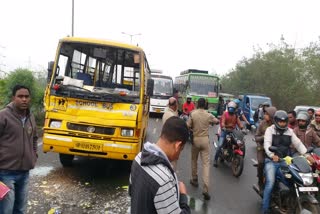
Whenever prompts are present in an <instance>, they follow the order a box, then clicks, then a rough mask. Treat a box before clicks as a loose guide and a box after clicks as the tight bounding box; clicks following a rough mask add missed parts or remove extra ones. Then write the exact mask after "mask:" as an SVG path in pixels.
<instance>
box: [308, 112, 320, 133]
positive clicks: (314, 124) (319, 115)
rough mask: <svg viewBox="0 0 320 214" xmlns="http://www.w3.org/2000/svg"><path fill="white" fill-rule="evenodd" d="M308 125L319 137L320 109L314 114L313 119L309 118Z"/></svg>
mask: <svg viewBox="0 0 320 214" xmlns="http://www.w3.org/2000/svg"><path fill="white" fill-rule="evenodd" d="M310 127H311V128H313V130H314V131H315V132H316V133H317V135H318V136H319V137H320V109H319V110H317V111H316V112H315V114H314V120H311V123H310Z"/></svg>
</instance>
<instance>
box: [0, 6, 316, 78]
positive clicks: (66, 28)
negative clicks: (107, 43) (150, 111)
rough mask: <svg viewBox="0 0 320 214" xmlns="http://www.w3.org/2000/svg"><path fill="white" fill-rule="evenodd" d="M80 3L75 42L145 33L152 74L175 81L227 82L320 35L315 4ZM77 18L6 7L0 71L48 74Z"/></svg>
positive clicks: (0, 14) (58, 10)
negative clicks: (197, 77)
mask: <svg viewBox="0 0 320 214" xmlns="http://www.w3.org/2000/svg"><path fill="white" fill-rule="evenodd" d="M74 2H75V7H74V11H75V17H74V18H75V22H74V24H75V28H74V35H75V36H79V37H92V38H99V39H109V40H116V41H120V42H126V43H130V36H129V35H128V34H132V35H133V34H141V35H136V36H132V43H133V44H137V43H138V44H139V46H140V47H142V48H143V49H144V50H145V52H146V54H147V58H148V61H149V64H150V66H151V68H154V69H161V70H163V71H164V73H165V74H169V75H171V76H173V77H174V76H177V75H178V74H179V72H180V71H183V70H186V69H188V68H195V69H203V70H208V71H210V72H213V71H214V72H216V73H217V74H219V75H222V74H225V73H227V72H228V71H230V69H232V68H234V67H235V65H236V63H237V62H238V61H239V60H241V59H242V58H243V57H248V58H250V57H251V56H252V54H253V53H254V47H261V48H262V49H263V50H268V48H267V45H266V44H267V43H275V44H278V42H279V41H280V37H281V35H283V36H284V38H285V40H286V42H287V43H289V44H292V45H293V44H295V45H296V47H304V46H306V45H307V44H309V43H310V42H314V41H318V36H319V35H320V28H319V21H320V12H319V8H320V1H316V0H314V1H311V0H301V1H297V0H296V1H295V0H233V1H231V0H229V1H228V0H224V1H221V0H219V1H215V0H197V1H195V0H192V1H191V0H161V1H160V0H158V1H154V0H109V1H108V0H74ZM318 2H319V3H318ZM71 11H72V0H1V1H0V23H1V25H0V26H1V30H0V70H4V71H10V70H14V69H16V68H18V67H24V68H31V69H46V67H47V62H48V61H51V60H53V59H54V56H55V51H56V47H57V44H58V41H59V39H60V38H62V37H65V36H67V35H71V20H72V19H71V17H72V15H71V14H72V13H71ZM122 32H125V33H126V34H122Z"/></svg>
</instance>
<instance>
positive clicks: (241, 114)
mask: <svg viewBox="0 0 320 214" xmlns="http://www.w3.org/2000/svg"><path fill="white" fill-rule="evenodd" d="M233 102H235V103H236V104H237V108H236V112H237V115H238V117H239V118H240V120H243V121H244V122H246V124H247V125H249V126H250V123H249V121H248V120H247V118H246V116H245V115H244V113H243V111H242V109H241V107H240V103H241V101H240V100H239V99H234V100H233Z"/></svg>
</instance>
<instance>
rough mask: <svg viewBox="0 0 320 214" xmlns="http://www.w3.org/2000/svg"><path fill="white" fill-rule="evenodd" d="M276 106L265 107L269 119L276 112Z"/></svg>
mask: <svg viewBox="0 0 320 214" xmlns="http://www.w3.org/2000/svg"><path fill="white" fill-rule="evenodd" d="M276 111H277V108H276V107H273V106H271V107H266V113H267V114H268V115H269V116H270V118H271V119H273V117H274V114H275V113H276Z"/></svg>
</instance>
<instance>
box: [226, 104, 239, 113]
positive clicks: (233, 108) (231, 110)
mask: <svg viewBox="0 0 320 214" xmlns="http://www.w3.org/2000/svg"><path fill="white" fill-rule="evenodd" d="M227 107H228V112H229V113H234V112H235V111H236V108H237V104H236V103H235V102H234V101H230V102H229V103H228V105H227Z"/></svg>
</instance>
